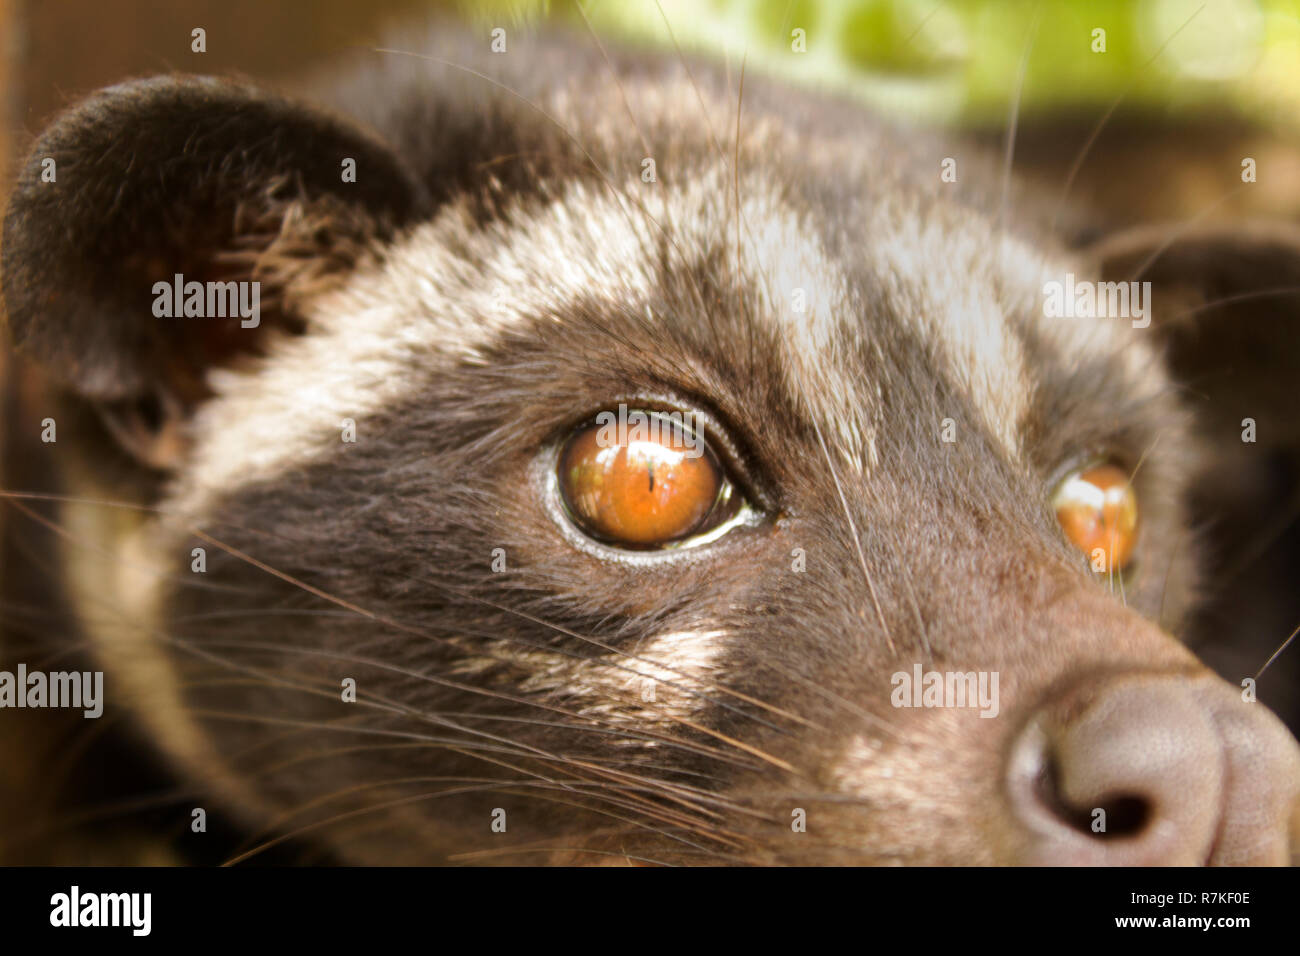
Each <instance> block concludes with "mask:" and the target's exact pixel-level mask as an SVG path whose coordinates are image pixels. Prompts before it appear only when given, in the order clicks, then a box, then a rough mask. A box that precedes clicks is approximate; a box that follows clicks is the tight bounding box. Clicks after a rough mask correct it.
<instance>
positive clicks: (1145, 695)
mask: <svg viewBox="0 0 1300 956" xmlns="http://www.w3.org/2000/svg"><path fill="white" fill-rule="evenodd" d="M1009 756H1010V761H1009V764H1008V784H1009V786H1010V791H1009V795H1010V796H1011V799H1012V805H1013V809H1014V810H1015V812H1016V815H1017V820H1018V823H1019V826H1020V827H1021V828H1022V829H1021V831H1020V838H1021V840H1022V841H1024V846H1025V859H1027V860H1030V861H1035V862H1042V863H1048V864H1057V865H1059V864H1071V863H1073V864H1079V863H1084V864H1093V865H1117V864H1130V865H1131V864H1140V865H1153V864H1183V865H1186V864H1192V863H1199V862H1204V860H1205V859H1206V858H1207V857H1208V856H1209V854H1210V853H1211V851H1212V846H1213V841H1214V838H1215V832H1216V829H1217V823H1218V819H1219V808H1220V805H1221V787H1222V773H1221V769H1222V759H1223V758H1222V743H1221V741H1220V739H1219V736H1218V734H1217V733H1216V731H1215V729H1214V726H1213V724H1212V723H1211V721H1210V719H1209V716H1208V713H1207V711H1206V709H1205V708H1203V707H1202V706H1201V705H1200V703H1199V702H1198V701H1197V700H1196V699H1195V697H1194V695H1192V694H1191V693H1190V692H1189V691H1188V690H1187V689H1186V687H1185V686H1184V685H1183V684H1182V683H1181V682H1179V681H1177V680H1172V679H1167V678H1166V679H1163V680H1162V679H1149V680H1140V679H1134V678H1128V679H1123V680H1109V681H1102V682H1098V683H1094V684H1091V685H1083V686H1078V687H1076V688H1074V690H1073V692H1072V693H1070V694H1067V695H1060V696H1058V697H1057V698H1056V699H1055V700H1053V702H1052V704H1050V705H1049V706H1048V707H1046V708H1044V709H1043V710H1042V711H1040V712H1039V713H1038V714H1037V715H1036V717H1035V718H1034V719H1033V720H1031V721H1030V723H1029V724H1028V725H1027V726H1026V727H1025V728H1024V730H1023V732H1022V733H1021V735H1020V736H1019V738H1018V740H1017V742H1016V744H1015V746H1014V747H1013V750H1012V752H1011V754H1010V755H1009Z"/></svg>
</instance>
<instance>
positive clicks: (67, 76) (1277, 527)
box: [0, 0, 1300, 862]
mask: <svg viewBox="0 0 1300 956" xmlns="http://www.w3.org/2000/svg"><path fill="white" fill-rule="evenodd" d="M435 12H436V13H447V12H454V13H456V14H457V15H459V16H461V17H462V18H465V19H468V20H470V21H472V22H477V23H480V24H481V25H482V26H483V29H484V36H485V37H486V36H487V33H488V31H489V30H490V28H491V27H493V26H507V27H508V26H511V25H517V24H519V23H521V22H523V21H528V20H532V19H536V18H550V19H557V20H563V21H567V22H570V23H572V24H573V26H574V27H575V28H576V29H578V30H583V31H585V30H587V29H588V24H590V27H591V28H593V29H595V30H597V31H599V32H600V33H601V34H602V35H605V36H626V37H631V38H635V39H636V40H637V41H638V42H649V43H653V44H660V45H662V46H664V47H666V48H669V49H671V48H672V47H673V45H674V44H675V45H679V46H680V47H681V48H683V49H684V50H698V51H702V52H707V53H711V54H714V55H718V56H722V57H726V58H727V59H728V61H729V62H731V63H732V64H735V65H738V64H739V63H740V61H741V59H742V58H743V59H744V62H745V67H746V69H747V70H757V71H763V72H767V73H771V74H776V75H779V76H784V77H787V78H789V79H790V80H791V81H793V82H796V83H802V84H809V85H814V86H821V87H829V88H833V89H835V90H838V91H842V92H843V93H845V94H847V95H849V96H854V97H858V98H861V99H862V100H864V101H866V102H868V103H871V104H873V105H875V106H876V107H878V108H879V109H881V110H882V111H885V112H888V113H892V114H894V115H896V116H898V117H901V118H904V119H906V120H908V121H914V122H920V123H941V124H948V125H952V126H957V127H961V128H963V129H965V130H967V131H969V133H970V134H971V135H973V136H974V137H976V138H978V139H981V140H983V141H985V142H987V143H988V145H989V146H990V147H991V148H995V149H1004V148H1005V144H1006V142H1007V132H1008V129H1009V128H1010V127H1011V125H1012V121H1013V119H1014V121H1015V127H1016V136H1015V153H1014V158H1015V170H1016V173H1017V174H1018V175H1020V176H1022V177H1024V178H1026V179H1030V180H1037V181H1039V183H1040V184H1042V185H1045V186H1046V187H1047V188H1048V189H1049V190H1051V191H1052V192H1050V193H1049V195H1052V194H1055V195H1060V194H1062V193H1063V192H1064V191H1065V188H1064V187H1065V185H1066V184H1067V183H1068V184H1069V194H1070V197H1071V199H1072V200H1073V201H1075V202H1077V203H1080V204H1082V205H1083V206H1085V207H1086V208H1088V210H1089V212H1090V213H1095V214H1096V215H1097V216H1098V217H1099V218H1102V219H1105V220H1106V221H1108V222H1110V223H1113V224H1114V225H1115V226H1117V227H1118V226H1123V225H1127V224H1131V223H1135V222H1147V221H1158V220H1166V221H1189V220H1193V219H1200V218H1202V217H1206V218H1224V219H1227V218H1232V217H1241V216H1249V215H1268V216H1275V217H1278V216H1280V217H1285V218H1289V219H1291V220H1293V221H1294V220H1296V219H1297V218H1298V217H1300V149H1297V145H1296V144H1297V142H1298V141H1300V0H1078V2H1071V0H659V2H658V3H656V2H655V0H617V2H615V0H587V2H585V3H584V4H583V5H582V8H581V10H579V8H578V6H576V5H575V4H573V3H569V2H554V3H547V2H485V3H472V4H471V3H449V2H442V3H437V2H431V0H174V2H169V3H166V4H161V3H158V2H156V0H0V202H3V199H4V192H5V190H6V189H7V187H8V184H9V182H10V181H11V178H12V175H13V171H14V170H15V168H16V166H17V162H18V161H19V159H20V157H21V156H22V154H23V151H24V150H25V148H26V145H27V143H28V142H29V140H30V138H31V137H32V136H34V135H35V134H36V133H37V132H38V131H39V130H40V129H41V128H42V126H43V125H44V124H45V123H46V122H48V121H49V119H50V118H51V116H52V115H53V114H54V113H55V112H57V111H58V110H59V109H60V108H62V107H63V106H65V105H67V104H69V103H71V102H73V101H75V100H76V99H77V98H79V97H80V96H82V95H84V94H86V93H88V92H90V91H92V90H94V89H96V88H98V87H101V86H104V85H107V84H110V83H114V82H117V81H120V80H122V79H125V78H128V77H132V76H139V75H148V74H153V73H160V72H168V71H184V72H193V73H218V74H228V73H239V74H243V75H246V76H249V77H251V78H253V79H255V80H258V81H260V82H263V83H266V84H268V85H272V86H274V85H277V84H279V83H287V82H290V81H292V80H293V78H295V77H298V76H301V75H302V74H304V73H307V72H312V71H315V70H317V69H320V68H322V67H323V66H324V65H325V64H328V63H329V62H330V61H331V60H332V59H334V58H337V57H340V56H342V55H350V54H355V53H357V52H358V51H361V52H364V51H366V50H373V49H374V48H375V47H376V46H378V45H380V44H381V43H386V44H388V45H395V43H396V42H398V41H395V40H394V39H393V38H394V36H395V34H394V32H393V31H394V30H396V29H398V28H400V26H401V24H403V23H408V22H412V21H416V20H420V19H423V18H425V17H427V16H429V15H430V14H431V13H435ZM584 21H585V22H584ZM198 27H201V28H203V29H204V30H205V31H206V52H203V53H195V52H193V51H192V50H191V31H192V30H194V29H195V28H198ZM376 55H378V54H376ZM1243 156H1251V157H1253V158H1255V159H1256V160H1257V162H1258V165H1259V168H1260V170H1261V174H1260V178H1259V182H1258V183H1257V184H1256V185H1254V186H1252V188H1250V189H1240V188H1234V184H1237V183H1238V182H1239V172H1240V163H1241V158H1242V157H1243ZM1287 345H1288V346H1289V347H1291V348H1296V347H1300V336H1298V337H1297V339H1296V341H1293V342H1291V343H1287ZM1211 352H1212V350H1211ZM1195 362H1199V363H1200V364H1199V365H1196V364H1195ZM1216 363H1217V364H1216ZM1222 364H1223V360H1222V359H1221V358H1220V357H1219V356H1216V355H1215V354H1209V355H1208V356H1206V357H1203V358H1201V359H1198V360H1195V361H1194V367H1193V368H1192V369H1191V371H1192V372H1195V373H1197V374H1198V375H1201V376H1202V377H1206V376H1208V377H1209V378H1214V376H1213V375H1210V373H1214V374H1215V375H1218V373H1219V372H1221V371H1222V369H1219V368H1218V365H1222ZM1297 367H1300V364H1297ZM1207 380H1208V379H1207ZM1214 380H1216V381H1223V382H1228V383H1229V384H1231V382H1232V381H1233V379H1232V377H1231V376H1223V375H1218V377H1217V378H1214ZM1277 384H1278V386H1279V387H1285V388H1292V387H1293V385H1292V383H1289V382H1287V383H1277ZM43 387H44V383H43V382H42V381H41V378H40V375H39V373H38V372H37V371H36V370H34V369H31V368H28V367H25V366H22V365H20V364H18V363H17V361H16V360H15V359H14V358H13V357H12V356H10V355H8V354H6V352H5V350H4V349H2V348H0V399H2V400H3V417H2V418H0V422H2V423H3V426H4V430H3V432H0V488H3V489H6V490H19V491H48V492H57V491H58V488H57V484H56V482H55V481H54V479H53V478H52V476H51V475H50V474H48V469H46V468H44V467H42V464H41V461H42V455H41V447H42V446H41V445H40V443H39V430H38V429H36V428H33V427H26V426H30V424H31V422H33V421H39V420H40V417H41V415H40V414H37V413H36V411H35V410H36V409H38V408H39V407H40V403H39V396H40V394H41V393H42V389H43ZM1194 398H1195V400H1196V401H1199V402H1200V403H1201V404H1202V410H1203V411H1206V410H1208V411H1207V416H1206V417H1207V420H1210V421H1212V422H1213V421H1216V420H1217V422H1218V424H1219V425H1220V426H1222V427H1223V428H1224V429H1227V428H1229V427H1233V428H1235V427H1236V426H1235V425H1234V423H1235V422H1236V421H1237V420H1239V419H1240V418H1241V417H1242V415H1243V414H1252V413H1255V414H1258V412H1257V410H1256V409H1255V408H1254V407H1251V406H1250V405H1249V403H1247V404H1246V405H1245V406H1243V402H1244V401H1245V400H1244V399H1243V398H1241V396H1240V395H1238V394H1236V393H1234V392H1232V391H1231V390H1227V389H1226V387H1225V390H1222V391H1219V392H1212V391H1210V390H1209V388H1208V387H1207V388H1206V389H1202V390H1199V391H1197V392H1196V393H1195V396H1194ZM1243 407H1244V408H1245V410H1244V412H1243ZM1277 407H1278V409H1282V408H1283V407H1284V406H1282V405H1278V406H1277ZM1286 407H1288V408H1289V407H1290V406H1286ZM14 423H26V426H23V425H15V424H14ZM1272 434H1273V435H1275V436H1280V438H1278V440H1277V441H1276V443H1275V444H1273V445H1271V446H1269V447H1261V448H1260V449H1259V453H1258V454H1255V455H1254V457H1253V458H1251V459H1250V460H1249V461H1238V462H1235V463H1234V464H1233V467H1232V468H1231V469H1229V470H1228V471H1225V472H1224V473H1223V474H1220V475H1210V476H1207V479H1206V482H1205V484H1204V487H1203V488H1202V489H1201V492H1200V502H1201V503H1202V504H1204V505H1205V506H1206V508H1207V514H1210V515H1211V517H1209V518H1207V519H1206V527H1207V528H1208V529H1209V531H1210V532H1211V534H1212V535H1213V541H1214V545H1215V553H1214V557H1213V565H1214V566H1213V568H1212V572H1213V573H1212V576H1211V584H1212V587H1211V591H1210V595H1211V599H1210V602H1209V604H1208V606H1207V608H1206V610H1205V612H1204V614H1203V615H1202V616H1201V618H1200V619H1199V620H1198V622H1197V625H1196V627H1195V628H1194V629H1193V631H1192V632H1191V633H1190V634H1189V635H1187V637H1188V639H1189V641H1190V643H1191V644H1192V645H1193V647H1194V648H1195V649H1196V650H1197V651H1198V653H1201V654H1202V656H1204V657H1205V658H1206V659H1207V660H1208V661H1209V662H1210V663H1211V664H1212V665H1214V666H1216V667H1218V668H1219V669H1220V670H1221V672H1223V673H1224V674H1225V675H1227V676H1229V677H1230V679H1232V680H1233V681H1234V682H1235V681H1237V680H1239V679H1240V676H1241V675H1243V674H1252V673H1254V672H1255V671H1256V670H1257V669H1258V668H1259V666H1260V665H1261V664H1263V662H1264V660H1265V659H1266V658H1267V657H1268V655H1269V654H1270V653H1271V652H1272V651H1273V649H1274V648H1276V647H1277V646H1278V645H1279V644H1280V643H1281V642H1282V641H1283V640H1284V639H1285V638H1286V636H1287V634H1288V633H1289V632H1290V630H1291V628H1292V627H1294V626H1295V625H1296V624H1297V622H1300V588H1298V587H1297V586H1296V585H1297V582H1298V581H1300V532H1297V528H1296V524H1297V522H1296V519H1297V517H1300V451H1298V450H1300V416H1296V415H1292V414H1291V413H1290V412H1289V411H1288V412H1285V413H1283V412H1282V411H1278V412H1277V416H1276V418H1275V427H1274V428H1273V429H1272ZM31 507H32V510H33V511H34V513H36V514H37V515H43V516H45V517H47V518H48V517H49V516H51V515H52V512H51V511H50V509H48V508H42V507H40V506H37V505H32V506H31ZM6 525H7V528H6ZM0 533H3V546H2V547H0V661H8V662H12V661H16V660H19V659H21V656H20V655H22V654H23V653H24V650H23V649H24V648H25V647H29V646H33V647H40V646H44V641H45V639H46V637H47V636H48V635H49V634H51V633H54V632H57V631H59V630H60V629H61V628H62V627H63V626H64V625H63V624H62V623H61V622H60V620H59V619H58V615H57V611H50V610H49V609H50V608H58V607H59V606H60V604H61V602H60V599H59V595H58V592H57V584H56V580H57V579H56V575H55V574H54V573H53V569H52V568H51V567H50V566H49V565H48V563H47V562H46V561H45V560H44V559H43V558H42V556H41V550H40V546H39V545H40V543H41V542H42V541H43V540H44V538H45V537H47V536H48V535H49V530H48V528H44V527H42V526H40V524H39V522H34V521H33V520H32V518H31V517H30V515H29V514H26V513H22V512H19V511H18V510H16V509H15V508H14V507H13V506H12V503H9V504H0ZM1297 688H1300V647H1295V648H1292V649H1291V651H1289V652H1288V653H1287V654H1286V655H1283V657H1282V658H1281V659H1279V661H1278V663H1277V664H1275V665H1274V666H1273V668H1272V669H1271V670H1270V671H1269V673H1268V674H1267V675H1266V676H1265V677H1264V679H1263V680H1262V681H1261V683H1260V696H1261V699H1262V700H1264V701H1265V702H1266V703H1268V704H1269V705H1270V706H1273V707H1274V708H1275V709H1277V710H1279V712H1281V713H1282V714H1283V716H1284V717H1285V718H1286V719H1287V720H1288V721H1289V722H1290V723H1291V726H1292V729H1293V730H1295V729H1297V728H1300V695H1298V694H1297V693H1296V690H1297ZM26 716H27V715H26V714H18V713H17V712H13V713H11V714H10V715H7V716H6V724H5V726H6V733H5V734H3V735H0V768H3V769H0V862H23V861H27V862H49V861H50V859H58V857H59V853H58V851H56V850H51V849H48V848H50V847H52V846H53V845H54V844H53V842H52V841H53V840H54V835H55V834H61V835H63V836H65V837H66V838H67V846H68V847H69V848H70V849H69V854H70V855H69V856H68V857H67V858H66V859H65V860H64V861H65V862H74V861H75V862H93V861H95V860H96V859H102V860H103V861H105V862H108V861H112V862H122V861H124V860H125V859H130V858H134V859H136V860H157V861H166V860H168V859H169V857H168V855H167V853H168V851H167V850H166V848H165V846H163V847H158V848H151V847H150V846H149V845H147V844H146V843H144V842H139V841H137V842H133V840H134V838H133V837H132V835H131V834H132V832H133V830H132V827H133V826H134V827H135V831H134V832H137V833H152V834H156V833H157V832H158V829H157V827H156V825H155V824H154V823H153V822H152V821H150V820H149V819H148V817H147V814H148V812H149V808H150V807H151V806H156V805H157V803H158V800H157V799H152V802H151V799H145V800H143V801H142V800H141V799H140V793H142V792H146V791H149V790H150V788H151V787H152V788H153V790H152V792H153V793H154V794H159V793H161V794H164V797H163V799H164V800H165V799H166V797H165V794H166V793H167V792H168V789H167V788H168V787H171V786H173V784H174V782H172V781H169V780H168V779H167V778H166V775H165V774H161V775H159V774H157V768H155V767H152V766H150V765H149V763H148V760H147V759H146V758H140V757H139V756H138V754H137V750H138V749H140V748H133V747H132V745H131V744H129V743H128V744H125V745H124V744H122V743H121V742H111V741H109V740H108V739H104V740H99V739H94V735H87V734H86V732H85V730H86V729H85V727H84V725H83V723H82V722H81V721H79V720H75V721H72V723H71V724H70V725H69V726H68V727H67V728H66V736H64V737H62V738H60V737H59V736H58V734H57V733H56V734H55V735H54V737H53V738H51V737H50V736H49V729H48V726H47V724H40V725H39V726H38V725H37V724H35V723H31V722H30V721H29V722H28V723H26V724H24V722H23V721H24V719H25V718H26ZM28 731H30V735H27V732H28ZM98 733H99V731H98V730H97V731H96V734H98ZM78 734H79V735H80V736H75V735H78ZM104 736H105V738H107V736H108V735H107V734H105V735H104ZM124 746H125V748H126V749H125V750H123V749H122V748H123V747H124ZM51 754H58V755H61V756H58V757H57V759H55V758H53V757H51V756H50V755H51ZM36 768H40V769H41V772H40V773H35V772H32V773H28V772H27V771H29V770H30V771H34V770H35V769H36ZM105 768H111V769H105ZM38 778H39V779H40V780H41V781H42V783H41V784H40V786H42V787H44V788H45V789H43V790H37V791H33V790H32V789H31V787H30V786H28V784H29V783H30V781H32V780H36V779H38ZM84 779H91V780H94V781H96V783H97V784H98V783H100V782H103V781H105V780H108V779H112V780H117V781H124V782H123V783H122V785H121V787H120V788H119V791H118V792H109V793H98V792H97V793H96V794H95V802H94V805H93V806H89V805H88V804H87V803H86V801H85V799H84V798H82V797H81V796H80V795H79V794H78V792H77V790H78V781H79V780H84ZM132 814H135V816H134V817H132V816H131V815H132ZM105 816H107V817H108V818H110V819H114V820H120V821H121V822H122V823H121V826H120V827H115V828H112V833H113V834H114V836H113V839H117V840H120V841H122V843H123V844H124V845H125V844H131V846H132V849H131V851H129V852H127V853H120V852H118V851H117V850H115V849H113V848H111V847H109V848H104V849H103V850H102V854H103V855H102V857H96V856H95V855H94V852H93V851H91V850H90V849H88V844H84V843H82V842H80V841H79V839H78V836H77V828H78V827H80V826H81V825H83V824H84V823H86V822H87V821H90V820H94V819H102V818H104V817H105ZM132 821H134V823H133V822H132ZM15 833H19V834H22V835H23V837H22V839H20V840H18V842H15V841H14V839H12V838H13V837H14V835H15ZM37 833H40V834H42V838H41V843H40V845H41V846H42V847H43V848H46V849H45V850H43V851H42V852H39V853H37V852H35V851H34V850H33V849H32V843H31V840H30V837H31V836H32V835H33V834H37ZM97 839H99V840H100V841H101V842H102V840H103V833H102V831H101V832H100V834H99V836H98V837H97ZM24 841H26V842H24ZM273 861H274V860H273V859H272V860H268V862H273Z"/></svg>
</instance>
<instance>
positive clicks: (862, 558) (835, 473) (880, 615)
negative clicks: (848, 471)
mask: <svg viewBox="0 0 1300 956" xmlns="http://www.w3.org/2000/svg"><path fill="white" fill-rule="evenodd" d="M813 430H814V431H816V432H817V444H818V445H820V446H821V449H822V456H823V457H824V458H825V459H826V466H827V467H828V468H829V469H830V472H831V478H833V479H834V480H835V491H836V492H837V493H838V494H839V496H840V504H841V505H842V506H843V508H844V519H845V520H846V521H847V522H848V523H849V533H850V534H851V535H852V536H853V546H854V547H855V548H856V549H857V552H858V564H860V565H861V566H862V576H863V577H864V578H865V579H866V582H867V590H868V591H869V592H870V594H871V603H872V605H873V606H874V607H875V609H876V620H877V621H879V622H880V630H881V632H882V633H883V634H884V635H885V643H886V644H888V645H889V652H890V653H891V654H897V653H898V650H897V649H896V648H895V647H894V638H893V635H891V634H890V633H889V625H888V624H886V623H885V612H884V611H883V610H882V609H881V607H880V597H879V596H878V595H877V594H876V583H875V581H873V580H872V578H871V571H870V570H869V569H868V568H867V557H866V555H865V554H863V552H862V539H861V538H860V537H858V528H857V525H855V524H854V523H853V512H852V511H851V510H850V509H849V499H848V498H846V497H845V496H844V486H843V485H842V484H840V475H839V470H838V469H837V468H836V467H835V462H834V461H832V460H831V453H830V451H829V450H828V449H827V447H826V440H825V439H824V438H822V430H821V426H820V425H818V424H817V421H816V419H813Z"/></svg>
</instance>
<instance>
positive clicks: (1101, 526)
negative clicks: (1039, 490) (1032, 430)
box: [1052, 464, 1138, 572]
mask: <svg viewBox="0 0 1300 956" xmlns="http://www.w3.org/2000/svg"><path fill="white" fill-rule="evenodd" d="M1052 503H1053V506H1054V507H1055V509H1056V518H1057V520H1058V521H1059V522H1060V523H1061V528H1062V530H1063V531H1064V532H1065V536H1066V537H1067V538H1069V539H1070V542H1071V543H1072V544H1073V545H1074V546H1075V547H1076V548H1078V549H1079V550H1080V551H1082V552H1083V553H1084V554H1085V555H1087V557H1088V559H1089V561H1090V562H1093V567H1094V568H1095V569H1098V570H1104V571H1107V572H1109V571H1122V570H1124V568H1125V566H1126V565H1127V564H1128V562H1129V560H1130V559H1131V558H1132V556H1133V550H1134V547H1135V546H1136V544H1137V536H1138V501H1137V492H1136V491H1134V489H1133V485H1132V484H1131V483H1130V482H1129V478H1128V475H1127V474H1126V473H1125V472H1124V470H1123V469H1121V468H1119V467H1118V466H1116V465H1112V464H1103V465H1096V466H1093V467H1090V468H1086V469H1083V470H1081V471H1077V472H1075V473H1074V474H1072V475H1070V476H1069V477H1067V478H1066V479H1065V481H1063V482H1062V483H1061V485H1060V487H1059V488H1058V489H1057V491H1056V495H1055V497H1054V499H1053V502H1052ZM1096 559H1100V561H1098V560H1096Z"/></svg>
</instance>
